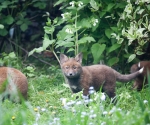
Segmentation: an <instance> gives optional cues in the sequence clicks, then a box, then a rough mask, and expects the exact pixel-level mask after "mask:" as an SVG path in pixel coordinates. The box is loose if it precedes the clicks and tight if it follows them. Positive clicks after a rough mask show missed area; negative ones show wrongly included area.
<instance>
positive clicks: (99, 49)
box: [91, 43, 106, 64]
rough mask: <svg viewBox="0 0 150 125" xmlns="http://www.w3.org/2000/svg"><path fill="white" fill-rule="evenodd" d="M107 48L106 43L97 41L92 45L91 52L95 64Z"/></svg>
mask: <svg viewBox="0 0 150 125" xmlns="http://www.w3.org/2000/svg"><path fill="white" fill-rule="evenodd" d="M105 48H106V45H105V44H99V43H95V44H93V45H92V47H91V52H92V55H93V58H94V63H95V64H96V63H98V62H99V60H100V56H101V55H102V53H103V52H104V50H105Z"/></svg>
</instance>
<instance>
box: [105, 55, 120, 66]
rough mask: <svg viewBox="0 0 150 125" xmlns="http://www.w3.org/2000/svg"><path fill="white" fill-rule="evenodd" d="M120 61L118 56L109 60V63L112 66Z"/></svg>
mask: <svg viewBox="0 0 150 125" xmlns="http://www.w3.org/2000/svg"><path fill="white" fill-rule="evenodd" d="M118 61H119V58H118V57H113V58H110V59H109V60H108V65H109V66H112V65H114V64H116V63H117V62H118Z"/></svg>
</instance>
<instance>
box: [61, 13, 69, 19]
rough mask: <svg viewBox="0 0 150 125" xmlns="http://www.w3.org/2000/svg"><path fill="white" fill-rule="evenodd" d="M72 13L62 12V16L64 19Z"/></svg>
mask: <svg viewBox="0 0 150 125" xmlns="http://www.w3.org/2000/svg"><path fill="white" fill-rule="evenodd" d="M70 15H71V14H70V13H68V12H66V13H64V14H61V16H62V18H63V19H66V18H67V17H69V16H70Z"/></svg>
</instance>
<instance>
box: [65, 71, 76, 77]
mask: <svg viewBox="0 0 150 125" xmlns="http://www.w3.org/2000/svg"><path fill="white" fill-rule="evenodd" d="M65 74H66V76H67V77H70V78H72V77H75V76H76V73H75V72H73V71H68V72H66V73H65Z"/></svg>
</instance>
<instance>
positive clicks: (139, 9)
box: [111, 0, 150, 62]
mask: <svg viewBox="0 0 150 125" xmlns="http://www.w3.org/2000/svg"><path fill="white" fill-rule="evenodd" d="M127 2H128V4H127V5H126V7H125V9H124V11H123V13H122V14H121V16H120V19H119V21H118V23H117V26H118V30H120V33H119V32H118V33H112V34H111V35H112V37H113V38H116V39H117V42H118V44H122V45H123V46H124V51H125V52H126V54H127V55H128V56H127V58H128V62H131V61H132V60H133V59H135V58H136V56H139V55H143V54H144V48H145V47H146V46H147V44H149V43H148V42H149V41H150V38H149V35H150V22H149V18H150V15H149V13H150V1H149V0H136V2H132V1H130V0H128V1H127ZM133 48H134V49H133Z"/></svg>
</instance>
